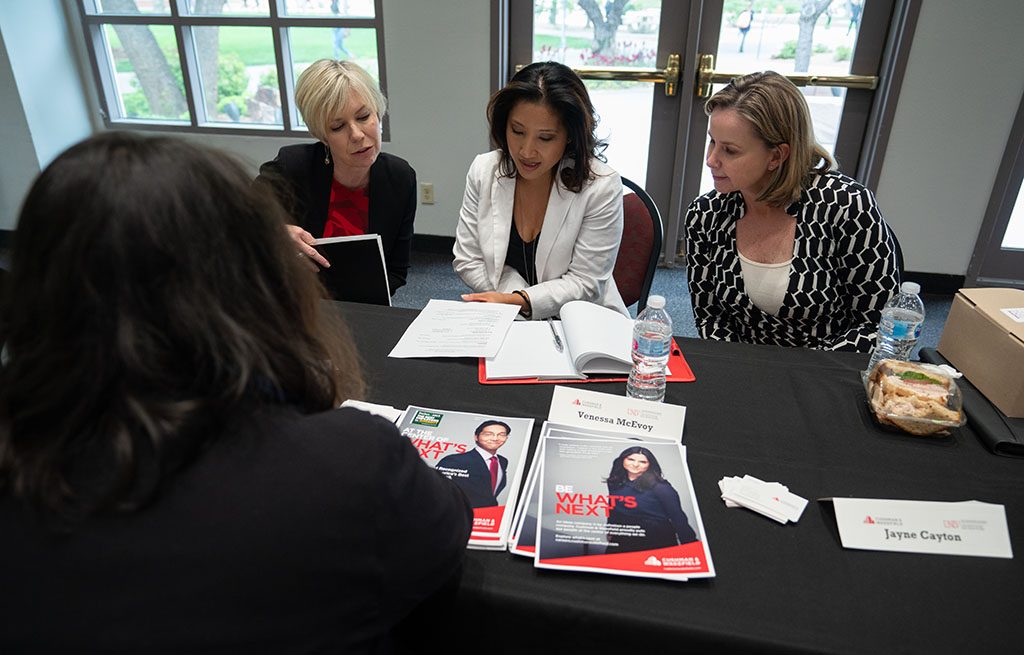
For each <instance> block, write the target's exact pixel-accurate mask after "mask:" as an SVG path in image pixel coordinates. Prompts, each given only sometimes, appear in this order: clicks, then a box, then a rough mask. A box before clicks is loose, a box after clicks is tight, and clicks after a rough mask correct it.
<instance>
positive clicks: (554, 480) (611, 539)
mask: <svg viewBox="0 0 1024 655" xmlns="http://www.w3.org/2000/svg"><path fill="white" fill-rule="evenodd" d="M571 408H575V409H571ZM550 415H551V416H552V418H554V417H556V416H557V417H560V418H559V420H560V421H564V422H560V423H554V422H550V421H549V422H545V423H544V425H543V427H542V430H541V439H540V442H539V443H538V446H537V449H536V451H535V452H534V456H533V466H531V468H530V472H529V474H528V476H527V481H526V487H525V489H526V491H525V492H524V496H523V498H524V502H521V503H520V506H519V508H518V509H517V511H516V516H515V518H514V520H513V529H512V538H511V540H510V550H511V551H512V552H513V553H515V554H518V555H523V556H526V557H531V558H533V559H534V565H535V566H537V567H539V568H553V569H568V570H576V571H592V572H599V573H610V574H613V575H628V576H637V577H653V578H665V579H670V580H677V581H684V580H687V579H689V578H703V577H713V576H714V575H715V569H714V564H713V563H712V561H711V552H710V550H709V548H708V544H707V536H706V534H705V532H704V525H703V522H702V521H701V517H700V509H699V508H698V506H697V499H696V496H695V495H694V493H693V485H692V482H691V480H690V474H689V469H688V468H687V463H686V449H685V447H683V446H682V445H680V443H679V435H680V434H681V432H682V418H683V416H685V408H682V407H678V406H672V405H664V404H662V403H651V402H648V401H643V400H634V399H629V398H623V397H620V396H612V395H608V394H599V393H595V392H592V391H585V390H580V389H568V388H566V387H556V388H555V393H554V395H553V398H552V409H551V412H550ZM667 417H671V418H670V420H666V418H667ZM594 423H597V424H601V425H607V426H608V428H607V429H604V430H602V429H598V428H595V427H592V425H593V424H594ZM616 425H617V426H619V427H618V428H616V427H614V426H616ZM640 435H643V436H640Z"/></svg>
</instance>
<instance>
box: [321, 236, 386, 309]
mask: <svg viewBox="0 0 1024 655" xmlns="http://www.w3.org/2000/svg"><path fill="white" fill-rule="evenodd" d="M313 247H314V248H316V250H317V252H319V253H320V254H321V255H323V256H324V257H325V258H326V259H327V261H329V262H330V263H331V266H330V268H322V269H320V281H321V282H322V283H323V285H324V287H325V288H326V289H327V292H328V293H329V294H331V297H332V298H334V299H335V300H346V301H349V302H361V303H367V304H370V305H385V306H387V307H390V306H391V289H390V288H389V287H388V275H387V269H386V268H385V267H384V248H383V247H382V246H381V243H380V235H379V234H360V235H358V236H351V237H331V238H328V239H317V240H316V241H314V242H313Z"/></svg>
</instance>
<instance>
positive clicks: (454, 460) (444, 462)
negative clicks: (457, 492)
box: [436, 420, 512, 508]
mask: <svg viewBox="0 0 1024 655" xmlns="http://www.w3.org/2000/svg"><path fill="white" fill-rule="evenodd" d="M511 432H512V428H510V427H509V425H508V423H505V422H504V421H494V420H491V421H484V422H483V423H481V424H480V425H478V426H477V428H476V430H475V431H474V435H475V437H474V438H475V440H476V447H475V448H473V450H469V451H466V452H464V453H456V454H454V455H448V456H446V457H442V458H441V461H439V462H438V463H437V467H436V468H437V470H438V471H439V472H441V473H443V474H444V475H446V476H448V477H449V478H450V479H451V480H452V481H453V482H454V483H455V484H457V485H458V486H459V488H460V489H462V491H463V493H465V494H466V498H468V499H469V504H470V505H472V506H473V507H474V508H477V507H494V506H495V505H497V504H498V494H500V493H501V490H502V489H504V488H505V483H506V482H507V480H506V478H505V469H507V468H508V458H507V457H505V456H504V455H499V454H498V449H499V448H501V447H502V446H504V445H505V442H506V441H508V435H509V433H511Z"/></svg>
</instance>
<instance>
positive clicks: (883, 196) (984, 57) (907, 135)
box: [877, 0, 1024, 275]
mask: <svg viewBox="0 0 1024 655" xmlns="http://www.w3.org/2000/svg"><path fill="white" fill-rule="evenodd" d="M1022 28H1024V2H1021V0H989V1H988V2H983V3H971V2H962V1H961V0H925V1H924V2H922V7H921V14H920V17H919V20H918V23H917V30H916V32H915V34H914V41H913V46H912V48H911V51H910V59H909V61H908V63H907V71H906V77H905V78H904V82H903V88H902V90H901V92H900V98H899V104H898V105H897V108H896V114H895V116H894V117H893V124H892V135H891V137H890V139H889V147H888V150H887V151H886V156H885V160H884V162H883V165H882V174H881V179H880V181H879V183H878V194H877V196H878V204H879V207H880V208H881V210H882V213H883V214H884V215H885V217H886V220H888V221H889V223H890V224H891V225H892V227H893V229H894V230H895V231H896V234H897V235H898V236H899V238H900V243H901V244H902V246H903V253H904V259H905V260H906V268H907V270H910V271H919V272H927V273H949V274H953V275H963V274H964V273H966V272H967V266H968V264H969V263H970V259H971V253H972V252H973V250H974V244H975V241H976V240H977V238H978V230H979V229H980V227H981V221H982V219H983V218H984V215H985V209H986V207H987V205H988V201H989V197H990V196H991V194H992V184H993V182H994V180H995V177H996V171H997V170H998V168H999V163H1000V161H1001V159H1002V156H1003V151H1004V150H1005V148H1006V142H1007V139H1008V138H1009V135H1010V127H1011V125H1012V123H1013V118H1014V116H1015V115H1016V113H1017V107H1018V106H1019V104H1020V102H1021V95H1022V94H1024V38H1022V35H1021V29H1022Z"/></svg>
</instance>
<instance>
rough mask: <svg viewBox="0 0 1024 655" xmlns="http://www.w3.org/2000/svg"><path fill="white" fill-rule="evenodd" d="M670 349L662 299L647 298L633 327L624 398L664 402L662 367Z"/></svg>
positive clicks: (669, 320)
mask: <svg viewBox="0 0 1024 655" xmlns="http://www.w3.org/2000/svg"><path fill="white" fill-rule="evenodd" d="M671 347H672V317H671V316H669V315H668V312H666V311H665V298H664V296H651V297H650V298H649V299H648V300H647V307H646V308H645V309H644V311H642V312H640V315H639V316H637V317H636V322H635V323H634V324H633V370H632V371H630V373H629V382H627V383H626V395H627V396H629V397H630V398H642V399H644V400H653V401H655V402H659V403H660V402H662V401H663V400H665V366H666V365H667V364H668V355H669V350H670V349H671Z"/></svg>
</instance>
